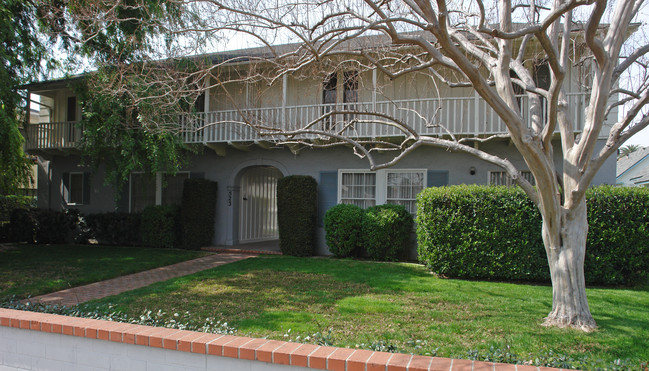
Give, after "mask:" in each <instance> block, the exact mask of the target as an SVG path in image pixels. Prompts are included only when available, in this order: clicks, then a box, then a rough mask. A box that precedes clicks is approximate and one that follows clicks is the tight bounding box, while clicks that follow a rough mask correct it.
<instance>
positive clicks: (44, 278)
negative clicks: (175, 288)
mask: <svg viewBox="0 0 649 371" xmlns="http://www.w3.org/2000/svg"><path fill="white" fill-rule="evenodd" d="M203 255H205V253H203V252H199V251H187V250H175V249H150V248H136V247H111V246H91V245H89V246H80V245H52V246H43V245H19V246H16V247H15V248H9V249H3V250H0V299H2V298H4V297H10V296H13V295H15V296H16V297H18V298H26V297H28V296H36V295H40V294H44V293H49V292H54V291H58V290H62V289H66V288H69V287H74V286H79V285H83V284H87V283H91V282H97V281H101V280H105V279H109V278H114V277H117V276H123V275H125V274H130V273H135V272H140V271H143V270H147V269H151V268H156V267H160V266H164V265H169V264H174V263H178V262H181V261H185V260H189V259H193V258H197V257H199V256H203Z"/></svg>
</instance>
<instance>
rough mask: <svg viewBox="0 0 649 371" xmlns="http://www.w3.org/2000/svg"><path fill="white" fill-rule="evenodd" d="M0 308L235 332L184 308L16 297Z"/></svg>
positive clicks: (219, 322) (225, 323)
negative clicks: (131, 308)
mask: <svg viewBox="0 0 649 371" xmlns="http://www.w3.org/2000/svg"><path fill="white" fill-rule="evenodd" d="M0 308H7V309H14V310H24V311H30V312H39V313H50V314H58V315H62V316H68V317H80V318H89V319H99V320H105V321H113V322H121V323H130V324H135V325H143V326H152V327H165V328H171V329H178V330H185V331H198V332H205V333H211V334H228V335H233V334H236V332H237V330H236V329H235V328H233V327H232V326H229V325H228V323H227V322H223V321H221V320H215V319H214V318H206V319H205V320H204V321H202V322H195V321H193V319H192V314H191V313H190V312H188V311H185V312H182V313H171V314H170V313H165V312H163V311H161V310H158V311H157V312H153V311H151V310H146V309H145V310H143V311H142V313H140V314H137V315H134V316H129V315H127V314H124V313H122V312H119V311H115V310H113V308H111V307H108V308H107V309H106V310H103V311H97V310H92V309H91V308H90V307H89V306H87V305H83V306H76V307H66V306H62V305H45V304H41V303H26V304H25V303H22V302H20V301H17V300H9V301H5V302H2V303H0Z"/></svg>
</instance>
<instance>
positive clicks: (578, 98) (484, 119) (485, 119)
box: [26, 93, 587, 150]
mask: <svg viewBox="0 0 649 371" xmlns="http://www.w3.org/2000/svg"><path fill="white" fill-rule="evenodd" d="M519 99H520V104H521V112H522V113H523V118H524V119H525V120H527V121H528V122H529V117H528V116H529V114H528V113H529V107H528V102H527V98H526V97H523V96H522V97H520V98H519ZM586 104H587V95H586V94H584V93H574V94H569V95H568V106H569V109H570V114H571V116H572V117H571V118H572V122H573V123H574V131H575V132H581V131H582V129H583V122H584V115H585V108H586ZM332 111H346V112H347V113H336V114H332V115H331V116H329V117H327V118H325V119H323V120H320V121H319V122H317V123H316V124H315V125H314V126H312V127H311V128H312V129H315V130H329V131H331V132H335V131H338V130H340V129H342V128H343V127H345V125H347V123H349V122H350V120H351V119H352V118H354V119H356V120H357V122H356V123H355V124H354V125H350V126H349V127H348V128H347V129H346V130H345V131H344V135H347V136H349V137H352V138H376V137H394V136H403V133H402V132H401V131H400V130H399V129H398V128H397V127H395V126H390V125H385V124H384V123H381V121H383V122H390V120H388V119H385V118H381V117H379V116H377V115H375V114H382V115H385V116H386V117H390V118H393V119H396V120H399V121H401V122H403V123H405V124H407V125H409V126H411V127H412V128H413V129H414V130H416V131H418V132H419V133H420V134H423V135H433V136H447V135H449V133H450V134H453V135H457V136H472V135H482V136H485V135H493V134H504V133H506V132H507V130H506V126H505V124H504V123H503V121H502V120H501V119H500V118H499V117H498V116H497V115H496V113H495V112H494V111H493V110H492V109H491V107H489V106H488V105H487V104H486V102H485V101H484V100H482V99H480V98H478V97H477V96H476V97H461V98H439V99H410V100H395V101H383V102H375V103H368V102H358V103H352V104H349V103H347V104H340V105H325V104H315V105H303V106H286V107H266V108H246V109H242V110H229V111H214V112H206V113H196V114H191V115H184V116H183V117H181V118H180V129H181V133H182V135H183V139H184V141H185V142H186V143H224V142H225V143H227V142H251V141H257V140H271V139H273V138H272V137H269V136H260V135H259V134H258V133H257V131H255V129H253V128H252V127H251V126H250V125H248V124H253V125H258V126H260V127H265V128H273V129H278V130H279V131H284V132H288V131H294V130H298V129H302V128H304V126H305V125H307V124H309V123H311V122H314V121H315V120H317V119H318V118H320V117H322V115H324V114H326V113H327V112H332ZM370 113H373V114H370ZM266 131H268V130H266ZM26 134H27V143H26V148H27V149H28V150H30V149H63V148H74V147H76V146H77V145H78V143H79V139H80V138H81V129H80V128H79V127H78V125H77V124H76V123H74V122H56V123H43V124H31V125H28V127H27V131H26ZM318 137H319V136H317V135H315V134H303V135H301V136H299V137H298V138H300V139H315V138H318Z"/></svg>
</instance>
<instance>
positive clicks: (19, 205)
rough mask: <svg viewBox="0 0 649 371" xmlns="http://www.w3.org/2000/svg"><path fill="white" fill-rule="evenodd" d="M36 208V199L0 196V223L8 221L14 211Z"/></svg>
mask: <svg viewBox="0 0 649 371" xmlns="http://www.w3.org/2000/svg"><path fill="white" fill-rule="evenodd" d="M35 206H36V199H35V198H34V197H31V196H2V195H0V222H7V221H9V217H10V216H11V212H12V211H13V210H14V209H29V208H32V207H35Z"/></svg>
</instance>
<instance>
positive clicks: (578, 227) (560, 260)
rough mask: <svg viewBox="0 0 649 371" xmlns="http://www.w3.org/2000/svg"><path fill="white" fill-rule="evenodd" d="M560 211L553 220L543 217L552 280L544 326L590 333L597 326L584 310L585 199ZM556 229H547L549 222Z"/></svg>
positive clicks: (585, 307) (585, 301) (586, 228)
mask: <svg viewBox="0 0 649 371" xmlns="http://www.w3.org/2000/svg"><path fill="white" fill-rule="evenodd" d="M573 205H574V207H573V208H572V210H565V209H564V210H562V212H561V215H557V217H555V218H545V217H544V218H543V240H544V243H545V246H546V251H547V254H548V263H549V265H550V276H551V279H552V311H551V312H550V314H549V315H548V316H547V317H546V318H545V322H544V326H558V327H574V328H578V329H581V330H583V331H592V330H594V329H595V328H596V327H597V325H596V324H595V320H594V319H593V316H592V315H591V314H590V309H589V308H588V300H587V299H586V282H585V279H584V256H585V253H586V235H587V233H588V221H587V218H586V199H585V197H583V198H582V200H580V201H578V202H576V203H574V204H573ZM550 220H553V221H554V222H558V223H559V228H551V227H552V225H551V224H552V222H550Z"/></svg>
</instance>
